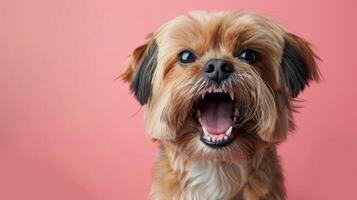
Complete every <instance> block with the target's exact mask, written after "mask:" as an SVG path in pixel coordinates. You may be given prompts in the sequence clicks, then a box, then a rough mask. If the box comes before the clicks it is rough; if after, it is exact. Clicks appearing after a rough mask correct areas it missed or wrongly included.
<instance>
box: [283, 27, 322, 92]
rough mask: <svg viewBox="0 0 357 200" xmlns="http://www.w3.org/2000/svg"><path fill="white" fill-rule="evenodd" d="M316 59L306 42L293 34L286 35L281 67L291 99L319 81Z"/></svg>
mask: <svg viewBox="0 0 357 200" xmlns="http://www.w3.org/2000/svg"><path fill="white" fill-rule="evenodd" d="M316 59H318V57H317V56H316V54H315V53H314V52H313V50H312V49H311V47H310V44H309V43H308V42H307V41H306V40H304V39H302V38H300V37H298V36H296V35H294V34H291V33H287V34H286V36H285V46H284V51H283V57H282V63H281V65H282V70H283V73H284V77H285V84H286V86H287V88H288V90H289V95H290V96H291V97H293V98H295V97H297V96H298V95H299V93H300V92H301V91H303V90H304V89H305V87H306V86H308V85H309V82H310V81H312V80H319V70H318V68H317V65H316Z"/></svg>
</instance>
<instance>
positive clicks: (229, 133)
mask: <svg viewBox="0 0 357 200" xmlns="http://www.w3.org/2000/svg"><path fill="white" fill-rule="evenodd" d="M232 128H233V127H232V126H230V127H229V129H228V130H227V131H226V133H225V134H226V135H227V136H230V135H231V134H232Z"/></svg>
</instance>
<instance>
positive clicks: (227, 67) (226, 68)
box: [203, 59, 234, 83]
mask: <svg viewBox="0 0 357 200" xmlns="http://www.w3.org/2000/svg"><path fill="white" fill-rule="evenodd" d="M233 69H234V67H233V64H232V63H231V62H229V61H227V60H224V59H211V60H209V61H208V62H207V63H206V64H205V66H204V69H203V70H204V74H205V76H206V77H207V78H209V79H211V80H213V81H216V82H217V83H220V82H222V81H223V80H224V79H226V78H228V77H229V75H230V74H231V73H232V72H233Z"/></svg>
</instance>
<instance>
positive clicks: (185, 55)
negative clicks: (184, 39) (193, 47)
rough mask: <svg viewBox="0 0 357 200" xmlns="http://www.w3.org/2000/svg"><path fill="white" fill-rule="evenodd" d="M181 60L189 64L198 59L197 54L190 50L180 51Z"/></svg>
mask: <svg viewBox="0 0 357 200" xmlns="http://www.w3.org/2000/svg"><path fill="white" fill-rule="evenodd" d="M178 56H179V60H180V62H181V63H183V64H189V63H193V62H195V61H196V56H195V54H193V53H192V52H191V51H189V50H184V51H181V53H179V55H178Z"/></svg>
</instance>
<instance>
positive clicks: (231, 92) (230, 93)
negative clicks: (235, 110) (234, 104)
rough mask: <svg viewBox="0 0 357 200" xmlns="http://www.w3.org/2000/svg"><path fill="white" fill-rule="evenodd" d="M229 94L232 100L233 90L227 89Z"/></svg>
mask: <svg viewBox="0 0 357 200" xmlns="http://www.w3.org/2000/svg"><path fill="white" fill-rule="evenodd" d="M229 95H230V96H231V99H232V101H233V100H234V93H233V90H229Z"/></svg>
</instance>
